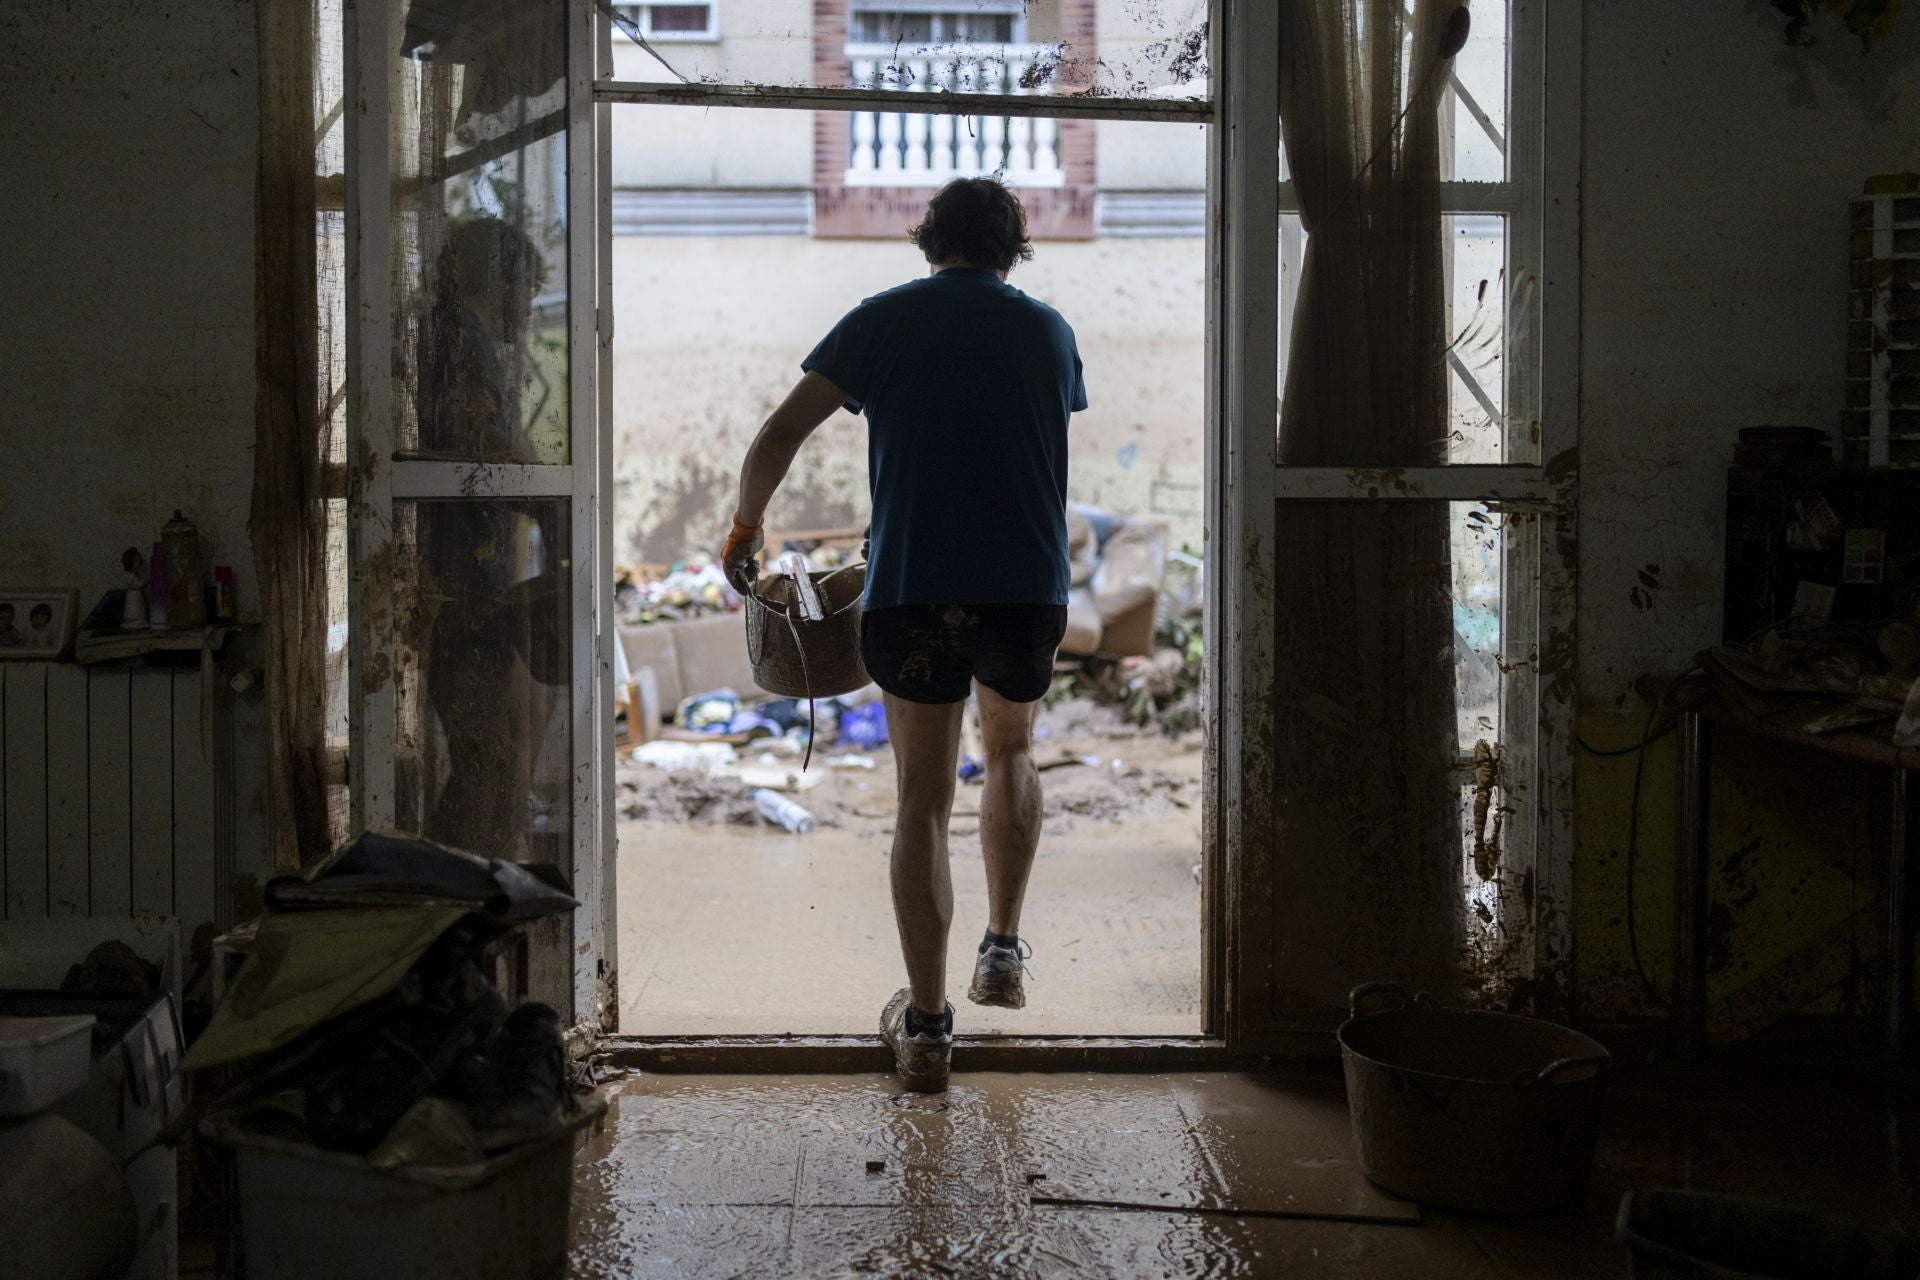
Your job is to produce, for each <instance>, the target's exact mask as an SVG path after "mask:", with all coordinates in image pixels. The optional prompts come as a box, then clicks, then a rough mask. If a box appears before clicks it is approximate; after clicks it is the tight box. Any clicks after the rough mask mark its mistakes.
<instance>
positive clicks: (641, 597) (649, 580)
mask: <svg viewBox="0 0 1920 1280" xmlns="http://www.w3.org/2000/svg"><path fill="white" fill-rule="evenodd" d="M613 603H614V610H615V612H616V613H618V615H619V617H620V621H621V622H624V623H627V624H628V625H633V624H645V623H650V622H670V621H672V620H674V619H676V618H690V617H695V616H698V615H700V614H705V613H727V612H732V611H735V610H738V609H739V608H740V593H739V592H738V591H735V590H734V589H733V585H732V584H731V583H729V582H728V581H727V575H726V574H725V573H724V572H722V570H721V568H720V566H719V565H718V564H714V563H711V562H708V561H701V560H695V561H686V562H682V563H679V564H675V565H672V566H670V567H664V568H663V567H660V566H642V567H640V568H638V569H635V568H628V567H626V566H619V567H617V568H616V569H615V571H614V588H613Z"/></svg>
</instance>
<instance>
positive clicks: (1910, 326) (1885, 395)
mask: <svg viewBox="0 0 1920 1280" xmlns="http://www.w3.org/2000/svg"><path fill="white" fill-rule="evenodd" d="M1850 228H1851V234H1850V236H1849V254H1848V256H1849V257H1850V258H1851V259H1852V262H1851V264H1850V265H1851V276H1850V283H1849V291H1848V294H1847V311H1848V316H1847V394H1846V408H1845V409H1844V410H1843V411H1842V413H1841V415H1840V441H1841V457H1842V459H1843V461H1845V462H1846V463H1848V464H1850V465H1853V466H1860V465H1866V466H1874V467H1885V466H1909V467H1911V466H1920V175H1913V174H1900V175H1895V176H1893V177H1890V178H1882V179H1874V180H1872V181H1870V182H1868V184H1867V194H1866V195H1864V196H1862V197H1860V198H1859V199H1857V200H1854V201H1853V202H1852V206H1851V210H1850Z"/></svg>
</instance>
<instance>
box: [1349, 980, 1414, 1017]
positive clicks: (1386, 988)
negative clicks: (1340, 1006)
mask: <svg viewBox="0 0 1920 1280" xmlns="http://www.w3.org/2000/svg"><path fill="white" fill-rule="evenodd" d="M1378 996H1392V997H1394V998H1395V1001H1396V1003H1395V1004H1393V1005H1392V1006H1391V1007H1392V1008H1395V1009H1404V1008H1406V1007H1407V1006H1408V1005H1410V1004H1412V1003H1413V997H1411V996H1409V995H1408V994H1407V989H1406V988H1405V987H1403V986H1401V985H1400V984H1399V983H1397V982H1363V983H1361V984H1360V985H1359V986H1357V987H1355V988H1354V989H1353V990H1352V991H1351V992H1349V993H1348V995H1347V1011H1348V1013H1349V1014H1351V1015H1352V1016H1353V1017H1356V1018H1357V1017H1359V1016H1360V1015H1361V1014H1362V1013H1364V1012H1366V1010H1364V1009H1362V1007H1361V1006H1362V1005H1364V1004H1366V1002H1367V1001H1369V1000H1372V999H1374V998H1375V997H1378ZM1386 1011H1387V1010H1386V1009H1379V1010H1375V1012H1379V1013H1385V1012H1386Z"/></svg>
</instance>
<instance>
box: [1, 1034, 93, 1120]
mask: <svg viewBox="0 0 1920 1280" xmlns="http://www.w3.org/2000/svg"><path fill="white" fill-rule="evenodd" d="M92 1031H93V1016H92V1015H91V1014H66V1015H61V1016H56V1017H49V1018H0V1116H5V1117H8V1118H12V1117H14V1116H30V1115H32V1114H34V1113H35V1112H36V1111H45V1110H46V1109H47V1108H48V1107H50V1106H52V1105H53V1104H54V1103H56V1102H58V1101H60V1099H62V1098H64V1097H66V1096H67V1095H68V1094H70V1093H72V1092H73V1091H74V1090H75V1089H78V1088H80V1087H81V1086H82V1085H84V1084H86V1082H87V1072H88V1071H89V1070H90V1069H91V1068H92V1066H93V1040H92V1036H91V1032H92Z"/></svg>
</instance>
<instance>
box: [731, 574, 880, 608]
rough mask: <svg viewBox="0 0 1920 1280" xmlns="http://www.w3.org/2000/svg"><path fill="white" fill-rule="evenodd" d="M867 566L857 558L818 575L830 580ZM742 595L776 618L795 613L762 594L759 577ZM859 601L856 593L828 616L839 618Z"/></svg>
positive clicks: (823, 580) (822, 578) (822, 604)
mask: <svg viewBox="0 0 1920 1280" xmlns="http://www.w3.org/2000/svg"><path fill="white" fill-rule="evenodd" d="M866 567H867V562H866V561H864V560H855V561H854V562H853V563H851V564H843V565H841V566H840V567H839V568H838V569H829V570H827V571H826V572H824V573H820V574H818V577H819V579H820V581H821V582H829V581H831V580H832V579H834V578H837V577H839V576H840V575H841V574H843V573H846V572H847V571H849V570H851V569H864V568H866ZM778 580H779V578H778V576H776V577H775V578H773V579H770V581H778ZM740 595H741V597H742V598H743V599H751V600H752V601H753V603H754V604H756V605H758V606H759V607H760V608H761V609H764V610H765V611H766V612H768V613H770V614H772V615H773V616H774V617H776V618H785V617H789V616H792V614H793V611H792V610H791V609H790V608H788V607H787V606H786V605H784V604H780V603H778V602H776V601H773V600H769V599H767V598H766V597H765V596H763V595H762V594H760V580H759V579H754V580H753V581H752V582H750V583H749V584H748V585H747V587H746V589H745V590H742V591H741V592H740ZM859 603H860V597H859V595H857V594H856V595H855V596H854V597H853V598H852V599H850V600H848V601H846V602H845V603H844V604H842V605H840V607H839V608H837V609H834V610H833V611H832V612H831V613H828V614H827V615H826V616H827V617H831V618H837V617H839V616H840V615H841V614H843V613H845V612H846V611H847V610H849V609H851V608H853V607H854V606H856V605H858V604H859ZM821 607H822V609H823V610H824V609H825V602H824V601H822V602H821ZM808 620H809V619H807V618H806V617H805V616H804V615H802V616H801V617H800V621H802V622H805V621H808Z"/></svg>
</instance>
